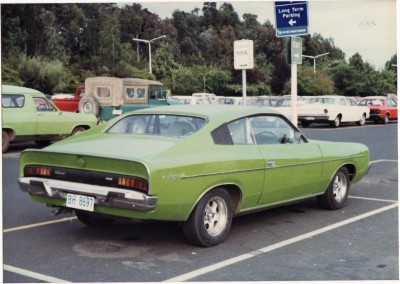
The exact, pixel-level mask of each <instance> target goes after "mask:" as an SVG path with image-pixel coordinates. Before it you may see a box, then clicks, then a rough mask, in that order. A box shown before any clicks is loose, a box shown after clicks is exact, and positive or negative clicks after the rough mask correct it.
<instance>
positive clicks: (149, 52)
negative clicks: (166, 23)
mask: <svg viewBox="0 0 400 284" xmlns="http://www.w3.org/2000/svg"><path fill="white" fill-rule="evenodd" d="M149 72H150V74H153V73H152V72H151V42H150V41H149Z"/></svg>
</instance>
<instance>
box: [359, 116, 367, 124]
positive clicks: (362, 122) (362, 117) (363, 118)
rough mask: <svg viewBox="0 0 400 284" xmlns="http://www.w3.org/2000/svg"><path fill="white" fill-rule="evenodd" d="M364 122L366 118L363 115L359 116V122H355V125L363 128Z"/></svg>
mask: <svg viewBox="0 0 400 284" xmlns="http://www.w3.org/2000/svg"><path fill="white" fill-rule="evenodd" d="M366 122H367V118H366V117H365V114H363V115H362V116H361V118H360V120H359V121H357V125H358V126H364V125H365V123H366Z"/></svg>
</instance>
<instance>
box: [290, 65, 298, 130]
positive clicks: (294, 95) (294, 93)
mask: <svg viewBox="0 0 400 284" xmlns="http://www.w3.org/2000/svg"><path fill="white" fill-rule="evenodd" d="M291 76H292V79H291V81H290V89H291V96H292V102H291V103H292V113H291V121H292V122H293V124H294V125H297V123H298V119H297V64H295V63H292V64H291Z"/></svg>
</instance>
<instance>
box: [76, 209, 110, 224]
mask: <svg viewBox="0 0 400 284" xmlns="http://www.w3.org/2000/svg"><path fill="white" fill-rule="evenodd" d="M75 215H76V217H78V220H79V221H81V222H82V223H83V224H85V225H86V226H89V227H105V226H109V225H111V224H112V223H113V222H114V219H112V218H109V217H106V216H104V215H102V214H98V213H93V212H88V211H81V210H75Z"/></svg>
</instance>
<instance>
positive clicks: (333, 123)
mask: <svg viewBox="0 0 400 284" xmlns="http://www.w3.org/2000/svg"><path fill="white" fill-rule="evenodd" d="M330 125H331V127H333V128H338V127H339V126H340V116H337V117H336V118H335V119H334V120H333V121H331V122H330Z"/></svg>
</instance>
